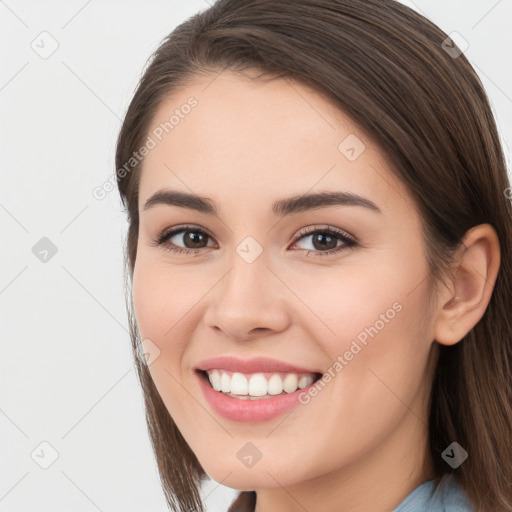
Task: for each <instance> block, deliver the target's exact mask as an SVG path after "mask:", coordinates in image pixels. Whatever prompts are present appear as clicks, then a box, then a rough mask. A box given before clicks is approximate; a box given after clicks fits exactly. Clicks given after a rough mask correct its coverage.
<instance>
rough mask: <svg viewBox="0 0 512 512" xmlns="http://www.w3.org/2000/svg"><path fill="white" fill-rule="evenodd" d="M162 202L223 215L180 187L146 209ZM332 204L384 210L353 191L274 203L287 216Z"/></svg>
mask: <svg viewBox="0 0 512 512" xmlns="http://www.w3.org/2000/svg"><path fill="white" fill-rule="evenodd" d="M158 204H163V205H168V206H179V207H182V208H188V209H190V210H196V211H198V212H200V213H206V214H208V215H215V216H218V214H219V211H218V208H217V207H216V206H215V203H214V202H213V201H212V200H211V199H209V198H207V197H200V196H197V195H195V194H189V193H187V192H180V191H177V190H170V189H162V190H158V191H157V192H155V193H154V194H153V195H152V196H151V197H150V198H149V199H148V200H147V201H146V202H145V204H144V208H143V209H144V210H148V209H149V208H151V207H153V206H155V205H158ZM329 206H360V207H363V208H367V209H369V210H371V211H374V212H377V213H382V211H381V209H380V208H379V207H378V206H377V205H376V204H375V203H373V202H372V201H370V200H369V199H367V198H365V197H362V196H359V195H357V194H354V193H352V192H316V193H313V194H305V195H297V196H292V197H288V198H285V199H279V200H278V201H276V202H275V203H274V204H273V205H272V212H273V213H274V215H276V216H279V217H284V216H285V215H290V214H292V213H300V212H304V211H308V210H314V209H317V208H327V207H329Z"/></svg>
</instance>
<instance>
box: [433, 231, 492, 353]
mask: <svg viewBox="0 0 512 512" xmlns="http://www.w3.org/2000/svg"><path fill="white" fill-rule="evenodd" d="M463 248H464V250H463V252H462V254H461V256H460V257H459V258H458V260H457V264H456V266H455V268H456V271H455V273H454V278H453V281H452V283H451V284H452V286H451V287H450V289H447V290H446V293H445V294H442V295H441V296H440V303H439V304H440V306H439V310H438V313H437V318H436V320H435V326H434V338H435V340H436V341H437V342H438V343H440V344H442V345H454V344H455V343H457V342H459V341H460V340H462V339H463V338H464V336H466V334H467V333H468V332H469V331H470V330H471V329H472V328H473V327H474V326H475V325H476V324H477V323H478V322H479V321H480V319H481V318H482V317H483V315H484V313H485V311H486V309H487V306H488V304H489V301H490V299H491V296H492V290H493V289H494V284H495V282H496V277H497V275H498V270H499V266H500V245H499V239H498V236H497V234H496V231H495V229H494V228H493V227H492V226H491V225H490V224H480V225H478V226H475V227H473V228H471V229H470V230H469V231H468V232H467V233H466V235H465V236H464V239H463Z"/></svg>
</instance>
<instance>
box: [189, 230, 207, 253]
mask: <svg viewBox="0 0 512 512" xmlns="http://www.w3.org/2000/svg"><path fill="white" fill-rule="evenodd" d="M202 238H204V237H203V235H202V234H201V233H196V232H194V231H187V236H185V246H187V247H188V248H189V249H196V248H197V247H196V245H194V244H199V247H201V245H200V243H201V239H202ZM188 241H190V242H191V243H192V247H190V246H189V245H188V243H187V242H188Z"/></svg>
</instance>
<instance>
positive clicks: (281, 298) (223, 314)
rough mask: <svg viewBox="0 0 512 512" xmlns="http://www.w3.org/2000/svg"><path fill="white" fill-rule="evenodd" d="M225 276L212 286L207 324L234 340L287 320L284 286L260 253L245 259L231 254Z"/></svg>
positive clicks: (267, 331) (282, 325)
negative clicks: (252, 258)
mask: <svg viewBox="0 0 512 512" xmlns="http://www.w3.org/2000/svg"><path fill="white" fill-rule="evenodd" d="M231 262H232V265H231V268H230V269H229V271H228V272H227V274H226V275H225V277H224V278H223V279H222V280H221V282H220V283H218V285H217V286H215V287H214V289H213V290H212V294H211V297H210V302H209V307H208V309H207V311H206V312H205V317H204V320H205V323H206V325H207V327H208V328H210V329H214V330H215V331H217V332H218V333H222V334H223V335H224V336H226V337H228V338H230V339H233V340H235V341H244V340H251V339H254V338H255V337H263V336H269V335H271V334H273V333H276V332H281V331H283V330H285V329H286V328H287V327H288V325H289V324H290V315H289V309H288V308H287V300H289V298H290V297H289V294H286V288H285V287H284V286H283V284H282V283H281V282H280V280H279V279H278V278H277V277H276V275H275V274H274V273H273V272H272V271H271V269H270V268H269V267H268V266H267V265H268V261H267V259H266V258H265V257H264V253H263V254H261V255H260V256H259V257H258V258H257V259H256V260H255V261H253V262H251V263H248V262H247V261H245V260H244V259H243V258H242V257H240V256H239V255H238V254H236V253H235V254H234V256H233V258H232V260H231Z"/></svg>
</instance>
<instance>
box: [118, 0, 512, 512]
mask: <svg viewBox="0 0 512 512" xmlns="http://www.w3.org/2000/svg"><path fill="white" fill-rule="evenodd" d="M116 167H117V178H118V185H119V190H120V194H121V198H122V200H123V204H124V205H125V206H126V209H127V213H128V219H129V231H128V237H127V247H126V266H127V273H128V276H129V290H128V295H129V297H130V304H129V313H130V319H131V337H132V345H133V350H134V355H135V356H136V359H135V360H136V365H137V370H138V374H139V378H140V381H141V384H142V387H143V390H144V395H145V403H146V408H147V421H148V426H149V432H150V436H151V440H152V443H153V447H154V451H155V456H156V460H157V463H158V468H159V472H160V476H161V480H162V484H163V488H164V491H165V494H166V498H167V500H168V503H169V506H170V507H171V508H172V509H173V510H180V511H193V510H202V509H203V505H202V503H201V499H200V485H201V483H202V481H203V480H204V479H205V478H206V477H207V476H210V477H211V478H213V479H214V480H216V481H218V482H221V483H222V484H224V485H226V486H228V487H232V488H234V489H238V490H240V491H241V493H240V494H239V496H238V498H237V500H236V502H235V503H233V504H232V506H231V508H230V510H232V511H235V510H239V511H242V510H244V511H249V510H250V511H252V510H256V511H258V512H268V511H296V510H297V511H299V510H307V511H309V512H313V511H314V512H318V511H326V510H337V511H351V512H358V511H368V510H372V511H382V512H388V511H392V510H393V511H395V512H405V511H410V510H415V511H416V510H427V509H428V510H431V511H437V510H439V511H441V510H451V511H455V510H457V511H460V510H465V511H469V510H474V511H476V510H478V511H480V510H482V511H489V512H490V511H492V512H504V511H510V510H512V468H511V465H510V460H511V459H512V448H511V446H512V443H511V442H510V441H511V426H512V397H511V386H510V384H511V368H512V365H511V363H512V357H511V355H512V348H511V341H512V339H511V338H512V336H511V334H512V326H511V320H510V304H511V303H512V291H511V290H512V282H511V276H512V266H511V265H512V263H511V259H510V251H509V250H508V249H509V248H510V247H511V244H512V229H511V218H512V214H511V205H510V202H509V200H508V199H507V197H509V196H510V194H509V192H510V190H511V189H510V183H509V181H508V177H507V172H506V166H505V162H504V157H503V153H502V148H501V147H500V142H499V137H498V133H497V129H496V125H495V121H494V119H493V116H492V113H491V110H490V107H489V103H488V100H487V97H486V95H485V92H484V90H483V87H482V85H481V83H480V81H479V79H478V77H477V75H476V73H475V72H474V70H473V69H472V67H471V66H470V64H469V63H468V61H467V59H466V58H465V56H464V54H463V53H461V51H460V50H459V48H458V47H457V46H456V45H455V43H454V42H453V41H451V40H450V39H449V38H447V35H446V34H445V33H444V32H442V31H441V30H440V29H439V28H438V27H436V26H434V25H433V24H432V23H431V22H429V21H428V20H426V19H425V18H424V17H422V16H420V15H419V14H417V13H415V12H414V11H412V10H411V9H409V8H407V7H405V6H403V5H401V4H399V3H396V2H394V1H391V0H365V1H363V0H297V1H294V2H288V1H285V0H279V1H276V0H272V1H271V0H219V1H217V2H216V3H215V4H214V5H213V6H212V7H210V8H208V9H207V10H205V11H204V12H201V13H199V14H197V15H195V16H194V17H192V18H191V19H189V20H187V21H186V22H185V23H183V24H181V25H180V26H178V27H177V28H176V29H175V30H174V31H173V32H172V33H171V34H170V35H169V36H168V37H167V38H166V40H165V41H164V42H163V43H162V44H161V46H160V47H159V48H158V50H157V51H156V52H155V54H154V56H153V58H152V60H151V62H150V64H149V66H148V67H147V69H146V70H145V73H144V76H143V77H142V79H141V81H140V83H139V86H138V88H137V91H136V92H135V95H134V98H133V100H132V102H131V104H130V106H129V109H128V112H127V114H126V118H125V120H124V124H123V126H122V129H121V132H120V135H119V140H118V146H117V154H116ZM142 352H143V353H144V355H145V357H142V356H141V354H142Z"/></svg>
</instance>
